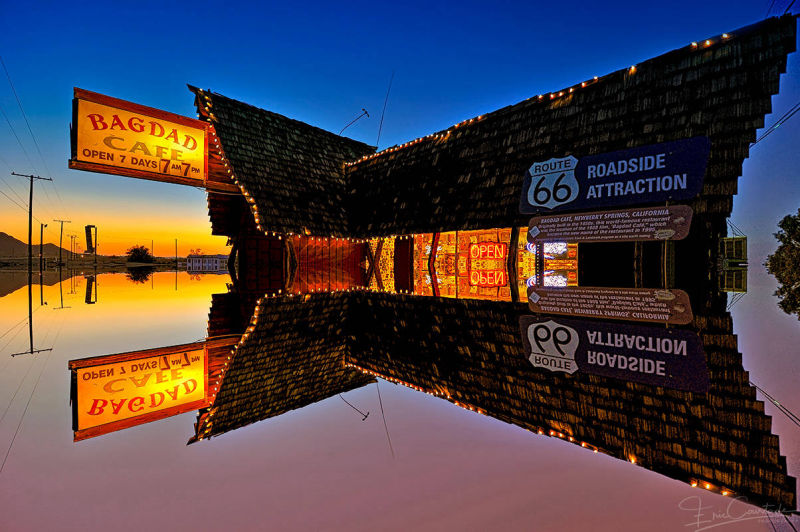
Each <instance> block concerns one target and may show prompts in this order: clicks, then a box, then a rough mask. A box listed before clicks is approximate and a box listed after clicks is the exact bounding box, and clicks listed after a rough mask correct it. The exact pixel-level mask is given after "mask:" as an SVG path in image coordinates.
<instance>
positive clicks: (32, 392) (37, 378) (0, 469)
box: [0, 351, 52, 474]
mask: <svg viewBox="0 0 800 532" xmlns="http://www.w3.org/2000/svg"><path fill="white" fill-rule="evenodd" d="M50 353H52V351H50V352H48V353H47V356H46V357H45V359H44V362H43V363H42V369H41V370H39V376H38V377H36V382H35V383H34V385H33V390H31V394H30V395H29V396H28V402H27V403H25V410H23V411H22V417H21V418H19V423H18V424H17V429H16V430H15V431H14V436H13V437H12V438H11V443H10V444H9V446H8V451H6V455H5V457H4V458H3V463H2V464H0V474H2V473H3V469H4V468H5V467H6V461H7V460H8V456H9V455H10V454H11V449H12V448H13V447H14V442H15V441H16V439H17V434H19V429H20V427H22V421H23V420H24V419H25V414H27V413H28V407H29V406H31V399H33V394H35V393H36V387H37V386H39V380H40V379H41V378H42V373H44V368H45V367H46V366H47V363H48V362H49V361H50Z"/></svg>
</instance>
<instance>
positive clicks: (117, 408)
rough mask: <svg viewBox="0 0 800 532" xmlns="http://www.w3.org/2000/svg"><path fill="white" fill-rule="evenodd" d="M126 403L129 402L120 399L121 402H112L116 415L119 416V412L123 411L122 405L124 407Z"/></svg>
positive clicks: (112, 409) (112, 408)
mask: <svg viewBox="0 0 800 532" xmlns="http://www.w3.org/2000/svg"><path fill="white" fill-rule="evenodd" d="M125 401H127V399H120V400H119V402H117V401H114V400H113V399H112V400H111V411H112V412H113V413H114V414H119V411H120V410H122V405H124V404H125Z"/></svg>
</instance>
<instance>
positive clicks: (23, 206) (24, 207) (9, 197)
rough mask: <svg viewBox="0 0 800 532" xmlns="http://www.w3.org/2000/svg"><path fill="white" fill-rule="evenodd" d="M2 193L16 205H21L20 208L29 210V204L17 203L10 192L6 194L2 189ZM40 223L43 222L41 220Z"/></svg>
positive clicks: (0, 191) (0, 192)
mask: <svg viewBox="0 0 800 532" xmlns="http://www.w3.org/2000/svg"><path fill="white" fill-rule="evenodd" d="M0 194H2V195H3V196H5V197H7V198H8V200H9V201H11V202H12V203H13V204H14V205H16V206H17V207H19V208H20V209H22V210H23V211H27V210H28V206H27V205H20V204H19V203H17V201H16V200H15V199H14V198H12V197H11V196H9V195H8V194H6V193H5V192H3V191H2V190H0ZM37 220H38V218H37ZM40 223H41V222H40Z"/></svg>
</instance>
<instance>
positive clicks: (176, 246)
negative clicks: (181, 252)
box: [175, 238, 178, 292]
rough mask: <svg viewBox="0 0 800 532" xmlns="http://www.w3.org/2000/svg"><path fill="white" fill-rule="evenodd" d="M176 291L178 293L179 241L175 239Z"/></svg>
mask: <svg viewBox="0 0 800 532" xmlns="http://www.w3.org/2000/svg"><path fill="white" fill-rule="evenodd" d="M175 291H176V292H177V291H178V239H177V238H176V239H175Z"/></svg>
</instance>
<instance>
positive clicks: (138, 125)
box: [128, 116, 144, 133]
mask: <svg viewBox="0 0 800 532" xmlns="http://www.w3.org/2000/svg"><path fill="white" fill-rule="evenodd" d="M134 120H136V122H134ZM128 129H130V130H131V131H135V132H137V133H141V132H142V131H144V120H142V119H141V118H139V117H138V116H132V117H130V118H129V119H128Z"/></svg>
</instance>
